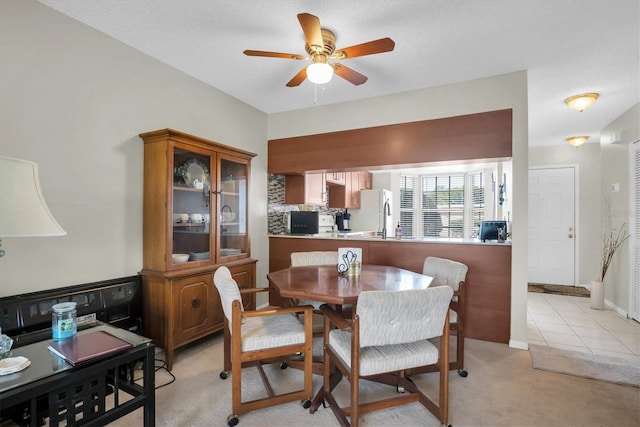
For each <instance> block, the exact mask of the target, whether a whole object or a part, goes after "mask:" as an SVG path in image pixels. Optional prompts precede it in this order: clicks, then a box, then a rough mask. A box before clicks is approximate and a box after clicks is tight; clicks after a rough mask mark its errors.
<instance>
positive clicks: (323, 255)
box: [291, 251, 338, 310]
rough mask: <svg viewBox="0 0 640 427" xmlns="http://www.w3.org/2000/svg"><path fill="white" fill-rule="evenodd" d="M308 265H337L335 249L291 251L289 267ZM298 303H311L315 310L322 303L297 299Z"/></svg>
mask: <svg viewBox="0 0 640 427" xmlns="http://www.w3.org/2000/svg"><path fill="white" fill-rule="evenodd" d="M309 265H335V266H337V265H338V252H337V251H308V252H291V267H304V266H309ZM296 303H297V304H298V305H307V304H308V305H312V306H313V308H315V309H316V310H318V309H320V306H321V305H322V303H321V302H318V301H310V300H297V301H296Z"/></svg>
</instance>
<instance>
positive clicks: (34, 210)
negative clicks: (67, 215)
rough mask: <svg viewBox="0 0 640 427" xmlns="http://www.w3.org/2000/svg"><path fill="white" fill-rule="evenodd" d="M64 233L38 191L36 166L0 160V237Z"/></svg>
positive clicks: (7, 159)
mask: <svg viewBox="0 0 640 427" xmlns="http://www.w3.org/2000/svg"><path fill="white" fill-rule="evenodd" d="M65 234H67V232H66V231H64V230H63V229H62V227H61V226H60V224H58V222H57V221H56V220H55V218H54V217H53V215H52V214H51V211H49V208H48V207H47V203H46V202H45V200H44V196H43V195H42V191H41V190H40V181H39V178H38V165H37V164H36V163H33V162H29V161H26V160H20V159H12V158H9V157H0V238H2V237H35V236H63V235H65Z"/></svg>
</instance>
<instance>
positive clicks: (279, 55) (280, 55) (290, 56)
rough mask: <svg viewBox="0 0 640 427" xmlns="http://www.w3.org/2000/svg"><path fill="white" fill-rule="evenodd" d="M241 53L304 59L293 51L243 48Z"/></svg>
mask: <svg viewBox="0 0 640 427" xmlns="http://www.w3.org/2000/svg"><path fill="white" fill-rule="evenodd" d="M243 53H244V54H245V55H248V56H266V57H269V58H284V59H305V57H304V56H302V55H298V54H295V53H282V52H266V51H264V50H245V51H244V52H243Z"/></svg>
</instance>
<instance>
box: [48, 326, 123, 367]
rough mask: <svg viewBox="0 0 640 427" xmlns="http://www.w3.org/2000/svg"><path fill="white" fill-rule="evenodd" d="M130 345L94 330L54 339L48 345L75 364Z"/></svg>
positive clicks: (54, 351)
mask: <svg viewBox="0 0 640 427" xmlns="http://www.w3.org/2000/svg"><path fill="white" fill-rule="evenodd" d="M131 347H133V344H131V343H129V342H127V341H124V340H121V339H120V338H118V337H115V336H113V335H111V334H110V333H108V332H105V331H94V332H89V333H86V334H82V335H76V336H75V337H73V338H68V339H65V340H60V341H54V342H52V343H51V344H50V345H49V350H51V351H52V352H53V353H55V354H57V355H58V356H60V357H62V358H63V359H64V360H66V361H67V362H69V363H71V364H72V365H74V366H75V365H77V364H79V363H83V362H87V361H89V360H92V359H95V358H97V357H100V356H106V355H108V354H111V353H116V352H119V351H122V350H126V349H128V348H131Z"/></svg>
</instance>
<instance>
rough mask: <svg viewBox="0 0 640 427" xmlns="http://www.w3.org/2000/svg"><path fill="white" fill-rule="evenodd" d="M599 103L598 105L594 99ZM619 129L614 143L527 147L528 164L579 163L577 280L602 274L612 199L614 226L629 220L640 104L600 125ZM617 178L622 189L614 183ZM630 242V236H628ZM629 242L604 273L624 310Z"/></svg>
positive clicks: (612, 298) (605, 134)
mask: <svg viewBox="0 0 640 427" xmlns="http://www.w3.org/2000/svg"><path fill="white" fill-rule="evenodd" d="M596 107H597V105H596ZM615 132H617V133H618V135H619V136H620V138H619V141H617V142H616V143H615V144H605V143H603V144H597V143H589V144H585V145H583V146H581V147H579V148H575V147H572V146H570V145H569V144H566V143H558V144H557V145H553V146H544V147H531V148H529V166H531V167H538V166H553V165H556V166H567V165H573V166H577V168H578V183H577V184H578V199H579V205H578V211H577V216H578V221H579V227H578V228H577V237H578V254H577V255H578V268H579V270H578V272H579V274H578V275H579V283H580V284H589V282H590V281H591V280H595V279H596V278H597V277H598V275H599V266H600V259H601V252H600V250H601V248H602V244H601V243H602V219H603V212H604V203H605V200H606V199H608V200H609V201H610V203H611V208H612V212H613V217H614V218H613V223H614V225H616V226H619V225H620V224H622V222H626V223H627V224H629V222H630V220H631V209H630V206H629V200H630V197H631V196H630V193H629V182H630V181H629V179H630V178H629V144H630V143H633V142H634V141H638V140H640V104H637V105H635V106H634V107H632V108H631V109H629V110H628V111H627V112H625V113H624V114H623V115H621V116H620V117H618V118H616V119H615V120H614V121H613V122H611V123H610V124H609V125H607V126H606V127H605V128H603V129H602V131H601V139H603V140H606V139H607V138H610V137H611V135H613V134H614V133H615ZM614 183H618V184H619V188H620V191H619V192H613V191H612V190H611V186H612V184H614ZM629 243H631V242H629ZM629 243H625V244H624V245H623V246H622V248H621V249H620V251H619V252H618V253H617V254H616V256H615V258H614V261H613V263H612V265H611V267H610V270H609V272H608V273H607V277H606V280H605V282H606V287H605V298H606V300H607V302H608V304H610V305H613V306H614V307H615V308H617V309H619V310H620V311H622V312H628V310H629V286H630V279H629V273H630V265H629V252H628V250H629Z"/></svg>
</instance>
